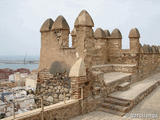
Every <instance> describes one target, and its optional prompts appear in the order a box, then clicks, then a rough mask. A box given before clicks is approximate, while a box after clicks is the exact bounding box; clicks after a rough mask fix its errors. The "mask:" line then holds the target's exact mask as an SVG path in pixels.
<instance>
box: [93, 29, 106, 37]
mask: <svg viewBox="0 0 160 120" xmlns="http://www.w3.org/2000/svg"><path fill="white" fill-rule="evenodd" d="M94 37H95V38H106V34H105V32H104V31H103V30H102V29H101V28H97V29H96V31H95V32H94Z"/></svg>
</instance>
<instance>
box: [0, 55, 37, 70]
mask: <svg viewBox="0 0 160 120" xmlns="http://www.w3.org/2000/svg"><path fill="white" fill-rule="evenodd" d="M24 59H25V61H36V63H33V64H27V63H25V64H24V62H23V61H24ZM6 61H7V63H6ZM38 63H39V56H0V69H3V68H10V69H13V70H16V69H18V68H27V69H30V70H34V69H37V68H38Z"/></svg>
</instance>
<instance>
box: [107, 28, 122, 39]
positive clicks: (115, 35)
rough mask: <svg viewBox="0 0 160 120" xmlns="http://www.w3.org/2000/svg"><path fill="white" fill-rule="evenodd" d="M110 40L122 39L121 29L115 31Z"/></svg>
mask: <svg viewBox="0 0 160 120" xmlns="http://www.w3.org/2000/svg"><path fill="white" fill-rule="evenodd" d="M110 38H120V39H121V38H122V35H121V32H120V31H119V29H117V28H116V29H114V30H113V31H112V33H111V36H110Z"/></svg>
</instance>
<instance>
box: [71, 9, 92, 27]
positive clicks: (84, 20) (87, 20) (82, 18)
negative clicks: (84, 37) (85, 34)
mask: <svg viewBox="0 0 160 120" xmlns="http://www.w3.org/2000/svg"><path fill="white" fill-rule="evenodd" d="M74 25H75V26H91V27H94V22H93V20H92V18H91V16H90V15H89V14H88V12H87V11H86V10H82V11H81V12H80V14H79V16H78V17H77V19H76V21H75V23H74Z"/></svg>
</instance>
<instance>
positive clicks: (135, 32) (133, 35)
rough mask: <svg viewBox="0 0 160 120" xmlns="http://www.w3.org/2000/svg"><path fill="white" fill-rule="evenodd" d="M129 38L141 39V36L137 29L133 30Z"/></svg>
mask: <svg viewBox="0 0 160 120" xmlns="http://www.w3.org/2000/svg"><path fill="white" fill-rule="evenodd" d="M128 37H129V38H140V34H139V31H138V29H137V28H133V29H131V31H130V32H129V36H128Z"/></svg>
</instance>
